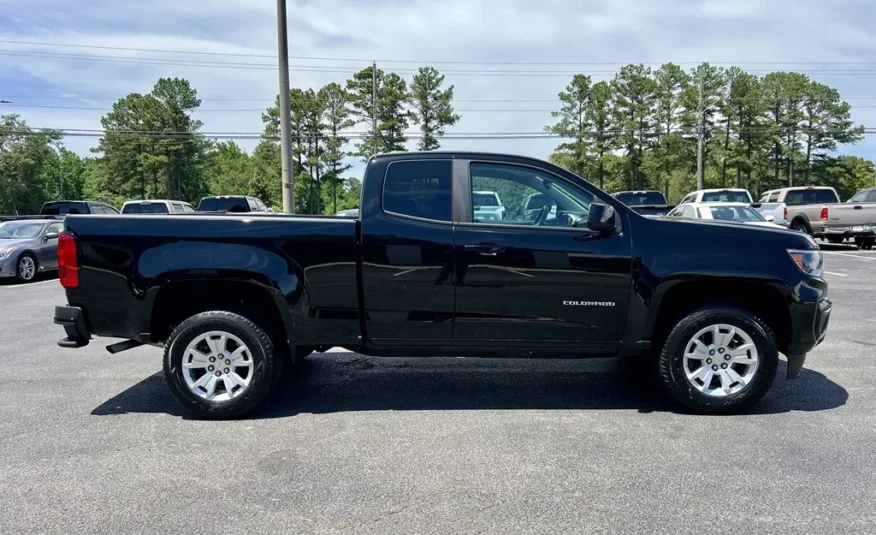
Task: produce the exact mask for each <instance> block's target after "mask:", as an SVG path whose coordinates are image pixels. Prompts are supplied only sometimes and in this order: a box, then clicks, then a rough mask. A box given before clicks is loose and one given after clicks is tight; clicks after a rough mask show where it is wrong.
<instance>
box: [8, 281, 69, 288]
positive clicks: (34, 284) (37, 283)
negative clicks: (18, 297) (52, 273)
mask: <svg viewBox="0 0 876 535" xmlns="http://www.w3.org/2000/svg"><path fill="white" fill-rule="evenodd" d="M50 282H53V283H55V284H61V283H59V282H58V280H57V279H52V280H49V281H40V282H26V283H21V284H16V285H14V286H0V290H4V289H10V290H17V289H19V288H30V287H32V286H39V285H40V284H49V283H50Z"/></svg>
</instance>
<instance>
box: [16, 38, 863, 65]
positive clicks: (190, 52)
mask: <svg viewBox="0 0 876 535" xmlns="http://www.w3.org/2000/svg"><path fill="white" fill-rule="evenodd" d="M0 43H5V44H15V45H29V46H44V47H48V46H51V47H60V48H82V49H92V50H118V51H125V52H150V53H159V54H183V55H197V56H222V57H241V58H269V59H274V58H276V55H275V54H253V53H235V52H203V51H195V50H167V49H159V48H133V47H119V46H105V45H82V44H73V43H52V42H41V41H19V40H8V39H3V40H0ZM289 59H296V60H308V61H352V62H362V63H371V62H372V61H377V62H379V63H408V64H422V65H429V64H436V65H437V64H448V65H569V66H572V65H629V64H640V63H641V64H643V65H663V64H666V63H674V64H676V65H700V64H702V63H706V62H703V61H472V60H462V61H460V60H440V59H429V60H423V59H379V58H378V59H376V60H373V59H370V58H349V57H346V58H345V57H331V56H289ZM708 63H710V64H711V65H876V62H874V61H763V60H758V61H711V62H708Z"/></svg>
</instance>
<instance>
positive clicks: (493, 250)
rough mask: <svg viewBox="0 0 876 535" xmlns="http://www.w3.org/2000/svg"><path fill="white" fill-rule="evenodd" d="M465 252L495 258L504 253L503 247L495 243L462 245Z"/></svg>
mask: <svg viewBox="0 0 876 535" xmlns="http://www.w3.org/2000/svg"><path fill="white" fill-rule="evenodd" d="M463 249H465V250H466V251H473V252H477V253H478V254H479V255H481V256H496V255H497V254H499V253H502V252H505V248H504V247H499V246H498V245H497V244H495V243H478V244H472V245H464V246H463Z"/></svg>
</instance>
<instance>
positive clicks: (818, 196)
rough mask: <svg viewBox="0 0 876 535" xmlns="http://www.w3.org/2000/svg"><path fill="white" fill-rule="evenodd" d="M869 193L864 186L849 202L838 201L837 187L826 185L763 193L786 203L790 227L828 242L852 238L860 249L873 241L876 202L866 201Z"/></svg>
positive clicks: (874, 239) (870, 245) (875, 226)
mask: <svg viewBox="0 0 876 535" xmlns="http://www.w3.org/2000/svg"><path fill="white" fill-rule="evenodd" d="M865 193H866V196H865V195H864V194H865ZM869 195H870V193H869V190H865V191H862V192H859V193H858V194H857V195H855V196H854V197H852V198H851V199H850V202H847V203H840V200H839V195H837V193H836V190H834V189H833V188H830V187H826V186H800V187H794V188H782V189H777V190H771V191H767V192H765V193H764V197H766V198H767V199H769V200H773V199H775V200H776V201H779V202H783V203H785V205H786V206H787V210H788V220H789V222H790V228H791V229H793V230H798V231H801V232H807V233H808V234H810V235H812V236H814V237H816V238H821V239H824V240H827V241H829V242H830V243H842V242H843V241H844V240H846V239H851V240H854V242H855V245H857V246H858V248H859V249H870V248H872V247H873V246H874V244H876V203H874V202H869ZM861 199H864V200H863V201H862V200H861ZM874 201H876V199H874Z"/></svg>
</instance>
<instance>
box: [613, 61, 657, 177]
mask: <svg viewBox="0 0 876 535" xmlns="http://www.w3.org/2000/svg"><path fill="white" fill-rule="evenodd" d="M611 88H612V91H613V93H614V99H613V103H614V107H613V115H614V119H615V124H616V126H617V130H618V133H619V135H620V138H619V139H620V143H621V145H622V146H623V148H624V150H625V153H626V156H627V173H628V175H627V176H628V177H629V187H630V189H641V188H643V187H644V180H645V178H644V176H643V175H642V160H643V157H644V153H645V151H646V150H647V149H648V148H649V143H650V139H649V137H650V135H651V132H652V129H653V127H654V124H655V115H654V108H655V102H656V98H657V82H656V81H655V80H654V78H653V77H652V76H651V69H649V68H647V67H645V66H644V65H627V66H625V67H622V68H621V70H620V71H619V72H618V73H617V75H616V76H615V77H614V79H613V80H612V81H611Z"/></svg>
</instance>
